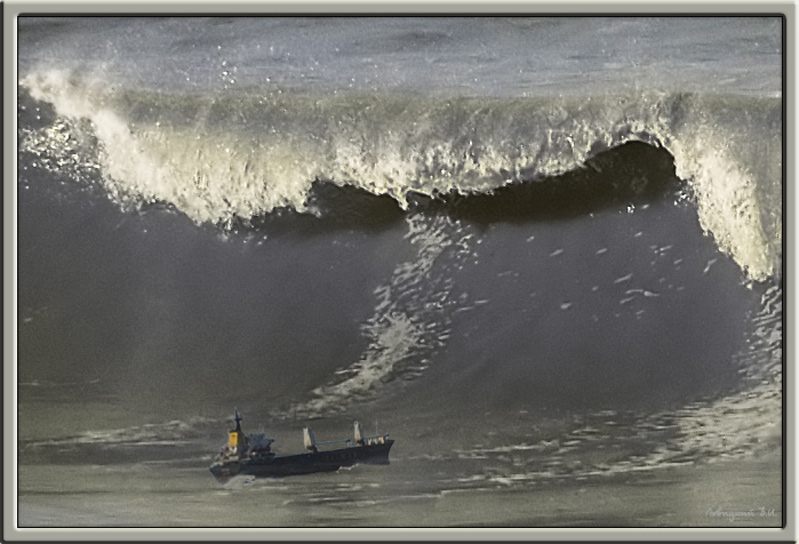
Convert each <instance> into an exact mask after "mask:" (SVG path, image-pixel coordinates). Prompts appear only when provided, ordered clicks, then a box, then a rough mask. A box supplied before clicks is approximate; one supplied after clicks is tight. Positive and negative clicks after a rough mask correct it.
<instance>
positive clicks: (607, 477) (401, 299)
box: [16, 17, 784, 528]
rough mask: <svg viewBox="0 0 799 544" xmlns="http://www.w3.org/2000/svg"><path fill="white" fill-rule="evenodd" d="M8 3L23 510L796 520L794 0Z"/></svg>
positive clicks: (563, 522)
mask: <svg viewBox="0 0 799 544" xmlns="http://www.w3.org/2000/svg"><path fill="white" fill-rule="evenodd" d="M18 24H19V26H18V45H19V59H18V81H19V86H18V92H19V100H18V118H17V123H18V127H17V129H18V132H17V133H18V138H19V143H18V149H19V152H18V165H17V166H18V181H17V189H18V191H17V197H18V201H17V212H18V217H17V228H18V268H17V282H18V308H17V311H18V319H17V324H16V326H17V329H18V334H17V338H18V346H17V347H18V365H17V373H18V384H17V395H18V398H17V401H18V451H17V454H18V464H19V466H18V481H17V484H18V509H19V519H18V521H19V525H20V526H21V527H48V526H52V527H216V526H218V527H267V528H268V527H300V528H304V527H476V526H481V527H580V526H596V527H752V526H757V527H761V526H766V527H779V526H781V525H782V518H783V512H782V504H783V503H782V501H783V494H782V493H783V492H782V478H783V473H782V466H783V465H782V463H783V450H782V428H783V427H782V426H783V417H784V412H783V396H782V392H783V382H782V364H783V347H782V346H783V327H782V323H783V307H782V303H783V288H782V282H783V277H782V270H783V255H782V248H783V239H782V232H783V223H782V221H783V215H782V209H783V208H782V207H783V200H782V198H783V96H782V89H783V80H782V75H783V74H782V55H783V54H784V51H783V26H782V24H783V21H782V19H780V18H777V17H750V18H720V17H694V18H691V17H666V18H641V17H610V18H602V17H566V18H561V17H532V18H520V17H498V18H466V17H447V18H433V17H431V18H399V17H397V18H348V17H319V18H310V17H309V18H235V17H234V18H223V17H213V18H195V17H178V18H172V17H163V18H161V17H153V18H110V17H89V18H60V17H53V18H47V17H42V18H39V17H21V18H20V19H19V20H18ZM234 407H237V408H238V409H239V410H240V411H241V412H242V414H243V416H244V420H243V428H244V430H245V432H265V433H266V434H267V435H269V436H270V437H273V438H275V440H276V442H275V445H274V447H275V449H276V451H277V452H278V453H280V454H288V453H295V452H299V451H302V450H303V443H302V434H301V429H302V427H303V426H305V425H310V426H311V427H312V428H313V430H314V432H315V434H316V436H317V438H318V439H319V440H333V439H340V438H348V437H349V435H350V433H351V428H352V421H353V420H358V421H360V422H361V423H362V424H363V425H364V427H365V429H366V431H367V432H368V433H369V434H372V433H373V432H375V433H377V432H379V433H386V432H387V433H389V434H390V437H391V438H393V439H395V440H396V443H395V445H394V448H393V450H392V452H391V464H390V465H388V466H356V467H354V468H350V469H342V470H340V471H338V472H335V473H330V474H322V475H318V474H317V475H308V476H300V477H293V478H285V479H265V480H260V479H259V480H252V479H247V478H239V479H235V480H234V481H232V482H230V483H228V484H226V485H221V484H219V483H218V482H216V481H215V480H214V478H213V477H212V475H211V474H210V472H209V471H208V466H209V465H210V463H211V461H212V459H213V458H214V456H215V455H216V453H217V452H218V451H219V449H220V447H221V446H222V445H223V444H224V443H225V441H226V439H227V430H228V429H229V428H231V425H232V421H231V420H232V415H233V409H234Z"/></svg>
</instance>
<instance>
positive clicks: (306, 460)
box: [209, 410, 394, 483]
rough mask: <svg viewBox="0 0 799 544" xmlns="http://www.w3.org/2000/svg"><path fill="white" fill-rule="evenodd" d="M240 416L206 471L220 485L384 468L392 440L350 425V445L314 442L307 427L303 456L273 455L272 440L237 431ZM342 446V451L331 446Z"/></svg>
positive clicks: (348, 440)
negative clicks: (238, 480) (248, 478)
mask: <svg viewBox="0 0 799 544" xmlns="http://www.w3.org/2000/svg"><path fill="white" fill-rule="evenodd" d="M241 419H242V418H241V414H240V413H239V411H238V410H235V411H234V421H235V422H236V428H235V429H233V430H231V431H229V432H228V442H227V444H226V445H225V446H224V447H223V448H222V450H221V451H220V452H219V454H218V455H217V456H216V459H214V462H213V464H211V466H210V467H209V469H210V471H211V474H213V475H214V477H215V478H216V479H217V480H218V481H220V482H222V483H224V482H226V481H228V480H229V479H231V478H233V477H234V476H239V475H246V476H254V477H257V478H281V477H284V476H294V475H298V474H311V473H314V472H332V471H335V470H338V469H340V468H341V467H350V466H353V465H357V464H370V465H387V464H389V460H388V454H389V451H390V450H391V446H392V445H393V444H394V440H391V439H389V438H388V434H384V435H377V436H364V434H363V428H362V427H361V425H360V423H358V422H357V421H356V422H355V424H354V444H353V442H352V441H351V440H350V439H345V440H333V441H329V442H317V441H316V438H315V437H314V434H313V431H312V430H311V429H310V428H309V427H305V428H304V429H303V440H304V443H305V448H306V450H307V451H306V452H305V453H297V454H293V455H276V454H275V452H273V451H272V444H273V443H274V439H272V438H267V437H266V435H264V434H248V435H245V434H244V432H242V430H241ZM337 444H345V445H344V446H343V447H333V448H331V446H334V445H337Z"/></svg>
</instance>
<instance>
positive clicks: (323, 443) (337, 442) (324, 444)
mask: <svg viewBox="0 0 799 544" xmlns="http://www.w3.org/2000/svg"><path fill="white" fill-rule="evenodd" d="M350 442H351V440H350V439H349V438H344V439H342V440H328V441H326V442H315V443H314V444H315V445H316V446H329V445H331V444H344V443H347V444H349V443H350Z"/></svg>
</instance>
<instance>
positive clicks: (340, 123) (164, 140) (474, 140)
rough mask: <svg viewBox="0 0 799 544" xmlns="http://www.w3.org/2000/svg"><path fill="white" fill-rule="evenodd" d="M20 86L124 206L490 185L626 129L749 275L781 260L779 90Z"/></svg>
mask: <svg viewBox="0 0 799 544" xmlns="http://www.w3.org/2000/svg"><path fill="white" fill-rule="evenodd" d="M20 86H21V87H20V88H21V90H22V91H23V92H27V93H29V96H30V97H31V98H32V99H33V100H35V101H38V102H45V103H47V104H50V105H52V107H53V108H54V110H55V113H56V116H57V119H56V120H55V121H54V123H53V124H51V125H49V126H45V127H40V128H25V127H23V128H22V129H21V135H20V136H21V137H20V151H22V152H30V153H34V154H36V155H37V156H39V157H40V161H39V164H40V165H41V166H43V167H45V168H53V169H60V171H61V172H64V170H65V168H64V166H65V165H66V166H70V165H71V168H66V171H67V173H69V172H70V171H74V172H77V173H85V172H86V171H89V172H95V171H96V172H99V177H100V179H99V182H100V183H101V184H102V186H103V187H104V189H105V190H106V191H107V192H108V194H109V195H110V196H111V198H112V199H113V200H114V201H116V202H117V203H118V204H119V205H120V206H122V207H124V208H134V209H135V208H139V207H141V206H143V205H146V204H149V203H155V202H160V203H166V204H168V205H171V206H174V207H175V208H176V209H178V210H180V211H181V212H183V213H185V214H186V215H187V216H188V217H190V218H191V219H192V220H194V221H195V222H197V223H214V224H218V225H222V226H226V225H227V226H230V225H231V224H233V223H234V222H237V221H238V222H244V223H247V222H249V221H250V220H252V219H254V218H258V217H262V216H265V215H268V214H269V213H271V212H273V211H274V210H276V209H281V208H289V209H293V210H296V211H297V212H301V213H313V209H311V208H309V207H308V206H307V198H308V194H309V191H310V190H311V187H312V185H313V183H314V181H315V180H328V181H332V182H334V183H336V184H339V185H342V186H345V185H350V186H354V187H357V188H359V189H362V190H365V191H368V192H370V193H373V194H375V195H389V196H391V197H392V198H394V199H395V200H396V201H397V202H398V203H399V205H400V206H401V207H402V208H407V207H408V205H409V201H408V196H409V194H410V193H414V192H415V193H419V194H423V195H428V196H436V195H439V194H444V193H450V192H455V193H490V192H491V191H492V190H494V189H496V188H498V187H501V186H503V185H506V184H508V183H513V182H534V181H535V180H537V179H540V178H544V177H551V176H555V175H558V174H562V173H564V172H567V171H570V170H574V169H577V168H580V167H582V166H583V165H584V164H585V163H586V161H588V160H589V159H590V158H592V157H594V156H595V155H596V154H597V153H600V152H602V151H605V150H608V149H610V148H613V147H616V146H619V145H621V144H624V143H626V142H630V141H640V142H644V143H647V144H650V145H654V146H662V147H664V148H665V149H666V150H668V151H669V152H670V153H671V154H672V155H673V156H674V159H675V164H676V168H677V173H678V175H679V176H680V177H681V178H682V179H683V180H685V181H686V182H687V183H688V186H689V188H690V191H691V193H692V195H693V196H694V199H695V202H696V206H697V209H698V213H699V218H700V221H701V224H702V227H703V229H704V230H705V232H706V233H707V234H709V235H711V236H712V237H713V239H714V240H715V241H716V243H717V244H718V246H719V248H720V249H721V250H722V251H723V252H725V253H727V254H728V255H730V256H731V257H733V258H734V259H735V261H736V262H737V263H738V264H739V266H740V267H741V269H742V270H743V271H744V272H745V273H746V275H747V276H748V277H749V278H750V279H752V280H765V279H767V278H769V277H773V276H774V275H775V274H778V273H779V270H780V268H781V257H782V256H781V244H782V240H781V231H782V223H781V221H782V219H781V205H782V201H781V186H782V185H781V184H782V144H781V141H782V120H781V106H780V104H781V101H780V99H779V98H753V97H737V96H710V95H701V96H700V95H686V94H682V93H672V94H641V95H640V96H635V97H620V96H595V97H590V96H589V97H584V98H579V97H568V98H506V99H496V98H471V97H457V96H454V97H442V96H436V97H419V96H410V95H409V96H404V95H388V94H352V95H346V96H333V97H331V96H314V95H309V94H307V93H306V94H303V93H283V92H278V93H275V92H271V93H258V92H255V91H253V90H250V91H244V92H239V93H232V92H227V93H225V94H223V95H173V94H166V93H148V92H143V91H141V92H126V91H125V90H124V89H121V88H120V87H118V86H114V85H108V84H107V82H104V81H102V80H101V79H91V78H84V77H78V76H77V75H75V74H73V73H69V72H65V71H58V70H47V71H41V72H35V71H34V72H31V73H30V74H29V75H27V76H25V77H24V78H22V80H21V81H20Z"/></svg>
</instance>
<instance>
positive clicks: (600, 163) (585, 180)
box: [240, 142, 683, 233]
mask: <svg viewBox="0 0 799 544" xmlns="http://www.w3.org/2000/svg"><path fill="white" fill-rule="evenodd" d="M682 188H683V184H682V183H681V182H680V180H679V179H678V178H677V177H676V174H675V166H674V157H672V155H671V154H670V153H669V152H668V151H666V150H665V149H663V148H661V147H655V146H653V145H650V144H646V143H643V142H628V143H625V144H622V145H620V146H618V147H615V148H613V149H610V150H608V151H604V152H602V153H600V154H598V155H596V156H595V157H592V158H591V159H590V160H589V161H587V162H586V164H585V165H583V166H582V167H580V168H578V169H575V170H571V171H569V172H566V173H563V174H561V175H557V176H550V177H541V176H531V177H530V178H529V179H524V180H521V181H518V182H513V183H510V184H508V185H505V186H503V187H499V188H497V189H494V190H493V191H491V192H475V193H460V192H454V191H453V192H449V193H439V194H436V195H434V196H432V197H431V196H427V195H423V194H421V193H417V192H411V193H409V194H408V201H409V209H410V210H412V211H414V212H420V213H425V214H445V215H447V216H449V217H451V218H453V219H462V220H467V221H470V222H472V223H476V224H479V225H487V224H490V223H496V222H528V221H552V220H568V219H572V218H575V217H578V216H582V215H587V214H590V213H593V212H598V211H601V210H604V209H608V208H612V207H618V206H620V205H625V204H633V205H635V204H639V203H644V202H648V201H652V200H657V199H658V198H660V197H663V196H666V195H673V194H675V193H677V192H678V191H680V190H682ZM306 205H307V206H308V207H309V208H310V209H312V210H314V214H302V215H298V214H296V213H294V210H287V209H279V210H276V211H275V212H273V213H270V214H268V215H266V216H260V217H256V218H253V219H251V220H246V223H247V226H248V227H251V228H256V229H265V230H268V231H273V232H280V231H282V230H292V231H293V230H295V229H296V228H297V227H300V228H302V230H304V231H305V232H306V233H311V232H314V231H329V230H331V229H336V228H359V227H360V228H368V229H374V228H376V227H377V228H379V227H381V226H383V227H389V226H391V225H393V224H394V223H396V222H397V221H399V220H401V218H402V217H403V216H404V215H405V214H406V212H405V211H404V210H403V209H402V208H401V207H400V205H399V203H398V202H397V201H396V200H395V199H394V198H392V197H390V196H388V195H375V194H373V193H370V192H368V191H366V190H364V189H360V188H358V187H355V186H352V185H340V184H339V183H336V182H335V181H331V180H316V181H315V182H314V184H313V187H312V189H311V192H310V194H309V196H308V199H307V200H306ZM240 223H242V222H241V221H240ZM240 226H241V225H240Z"/></svg>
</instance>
